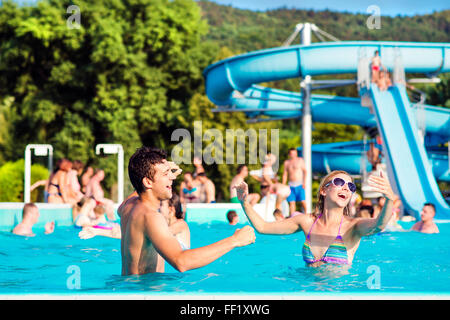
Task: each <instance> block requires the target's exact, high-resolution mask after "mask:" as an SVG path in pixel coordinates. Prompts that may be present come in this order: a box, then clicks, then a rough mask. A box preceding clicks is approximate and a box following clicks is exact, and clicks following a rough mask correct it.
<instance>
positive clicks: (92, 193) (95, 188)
mask: <svg viewBox="0 0 450 320" xmlns="http://www.w3.org/2000/svg"><path fill="white" fill-rule="evenodd" d="M104 178H105V172H104V171H103V170H101V169H99V170H97V171H96V172H95V174H94V175H93V176H92V178H91V179H90V180H89V183H88V185H87V186H86V197H88V198H92V199H94V200H95V201H96V204H97V205H100V204H101V205H103V206H104V207H105V210H106V216H107V217H108V219H109V220H116V219H115V216H114V202H113V201H112V200H111V199H107V198H105V194H104V192H103V188H102V185H101V182H102V181H103V179H104Z"/></svg>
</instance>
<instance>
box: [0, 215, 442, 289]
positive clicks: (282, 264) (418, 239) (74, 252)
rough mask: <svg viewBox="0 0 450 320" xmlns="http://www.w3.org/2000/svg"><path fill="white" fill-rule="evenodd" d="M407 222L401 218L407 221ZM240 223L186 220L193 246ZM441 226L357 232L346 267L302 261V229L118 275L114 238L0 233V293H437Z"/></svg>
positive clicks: (68, 230)
mask: <svg viewBox="0 0 450 320" xmlns="http://www.w3.org/2000/svg"><path fill="white" fill-rule="evenodd" d="M411 225H412V223H404V224H403V226H404V227H405V228H410V227H411ZM242 226H243V225H237V226H229V225H227V224H225V223H219V222H214V223H210V224H206V223H202V224H199V223H194V222H192V223H189V227H190V229H191V244H192V247H193V248H195V247H199V246H204V245H207V244H210V243H212V242H215V241H218V240H220V239H222V238H224V237H227V236H229V235H231V234H233V232H234V230H235V229H236V228H238V227H242ZM438 226H439V228H440V231H441V233H440V234H436V235H427V234H421V233H417V232H390V233H382V234H377V235H373V236H370V237H366V238H363V240H362V241H361V244H360V247H359V249H358V251H357V252H356V255H355V258H354V261H353V265H352V266H351V267H349V268H340V267H334V268H330V267H326V268H319V270H316V269H312V268H307V267H305V265H304V262H303V260H302V255H301V248H302V244H303V241H304V235H303V233H298V234H293V235H287V236H272V235H259V234H257V238H256V243H255V244H252V245H250V246H247V247H242V248H236V249H234V250H232V251H231V252H229V253H228V254H226V255H225V256H223V257H221V258H220V259H218V260H216V261H215V262H213V263H212V264H210V265H208V266H206V267H203V268H200V269H196V270H191V271H187V272H185V273H178V272H177V271H175V269H173V268H172V267H171V266H170V265H168V264H167V263H166V273H164V274H148V275H143V276H128V277H122V276H121V275H120V271H121V257H120V240H118V239H110V238H104V237H95V238H92V239H87V240H81V239H79V238H78V232H79V229H75V228H73V227H59V228H56V230H55V232H54V233H53V234H51V235H44V234H43V230H42V229H36V230H34V232H35V233H36V234H37V236H35V237H20V236H16V235H13V234H11V233H7V232H0V243H1V247H0V294H3V295H4V294H7V295H15V294H69V295H72V294H76V295H79V294H89V293H91V294H145V295H152V294H155V295H163V294H188V295H205V294H211V293H213V294H232V295H234V294H237V295H280V296H281V295H308V294H311V293H320V294H323V293H356V294H362V295H365V294H369V295H372V294H375V295H376V294H382V295H384V294H417V295H423V294H433V295H435V294H438V295H439V294H442V295H448V294H449V291H450V277H449V271H450V256H449V252H450V236H449V235H450V223H440V224H438Z"/></svg>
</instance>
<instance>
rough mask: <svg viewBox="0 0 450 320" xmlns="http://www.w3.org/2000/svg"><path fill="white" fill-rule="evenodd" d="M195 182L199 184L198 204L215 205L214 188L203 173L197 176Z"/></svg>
mask: <svg viewBox="0 0 450 320" xmlns="http://www.w3.org/2000/svg"><path fill="white" fill-rule="evenodd" d="M196 180H198V181H199V183H200V202H201V203H215V202H216V186H215V185H214V183H213V182H212V181H211V180H210V179H208V177H207V176H206V174H205V173H204V172H200V173H199V174H197V178H196Z"/></svg>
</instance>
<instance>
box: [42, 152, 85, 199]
mask: <svg viewBox="0 0 450 320" xmlns="http://www.w3.org/2000/svg"><path fill="white" fill-rule="evenodd" d="M71 169H72V162H70V161H69V160H67V159H61V160H59V161H58V162H57V163H56V168H55V170H54V171H53V173H52V174H51V175H50V178H49V179H48V184H47V186H46V190H45V198H46V201H47V202H48V203H70V204H72V205H73V204H75V203H76V202H77V201H76V199H74V198H71V197H70V190H69V189H68V176H67V174H68V172H69V171H70V170H71Z"/></svg>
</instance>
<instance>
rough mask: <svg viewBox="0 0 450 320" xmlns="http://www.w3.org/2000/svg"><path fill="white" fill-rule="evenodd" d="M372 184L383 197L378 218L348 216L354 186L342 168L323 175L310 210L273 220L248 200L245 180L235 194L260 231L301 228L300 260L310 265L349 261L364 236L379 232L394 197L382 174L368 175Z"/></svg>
mask: <svg viewBox="0 0 450 320" xmlns="http://www.w3.org/2000/svg"><path fill="white" fill-rule="evenodd" d="M369 183H370V185H371V187H372V188H373V189H375V190H377V191H379V192H381V193H382V194H383V195H384V197H385V198H386V203H385V205H384V207H383V210H382V212H381V213H380V214H379V215H378V217H377V218H373V219H372V218H369V219H367V218H351V217H350V216H349V214H350V200H351V197H352V194H353V193H354V192H355V191H356V186H355V184H354V183H353V181H352V178H351V177H350V175H349V174H348V173H347V172H345V171H332V172H331V173H329V174H328V175H327V176H326V177H325V178H323V179H322V181H321V183H320V186H319V191H318V194H317V198H318V199H317V200H318V201H317V206H316V210H315V212H314V213H313V214H304V215H297V216H294V217H292V218H289V219H284V220H282V221H276V222H265V221H264V220H263V219H262V218H260V217H259V215H258V214H257V213H256V212H255V210H253V208H252V207H251V205H250V204H249V203H248V200H247V195H248V187H247V185H246V184H245V182H243V183H241V184H240V185H238V186H236V191H237V194H238V198H239V200H240V201H241V204H242V208H243V209H244V212H245V214H246V215H247V217H248V218H249V220H250V221H251V223H252V224H253V226H254V227H255V229H256V230H257V231H258V232H259V233H263V234H291V233H295V232H299V231H303V232H304V233H305V235H306V241H305V243H304V245H303V260H304V261H305V262H306V265H308V266H310V267H319V266H321V265H323V264H326V263H332V264H351V263H352V261H353V256H354V254H355V252H356V250H357V249H358V246H359V243H360V241H361V238H362V237H363V236H367V235H370V234H374V233H377V232H380V231H382V230H383V229H384V227H385V226H386V225H387V223H388V221H389V220H390V218H391V214H392V204H393V200H394V198H396V197H395V195H394V193H393V191H392V189H391V186H390V184H389V181H388V180H387V179H386V178H384V177H383V176H375V175H373V176H371V177H370V178H369Z"/></svg>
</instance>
